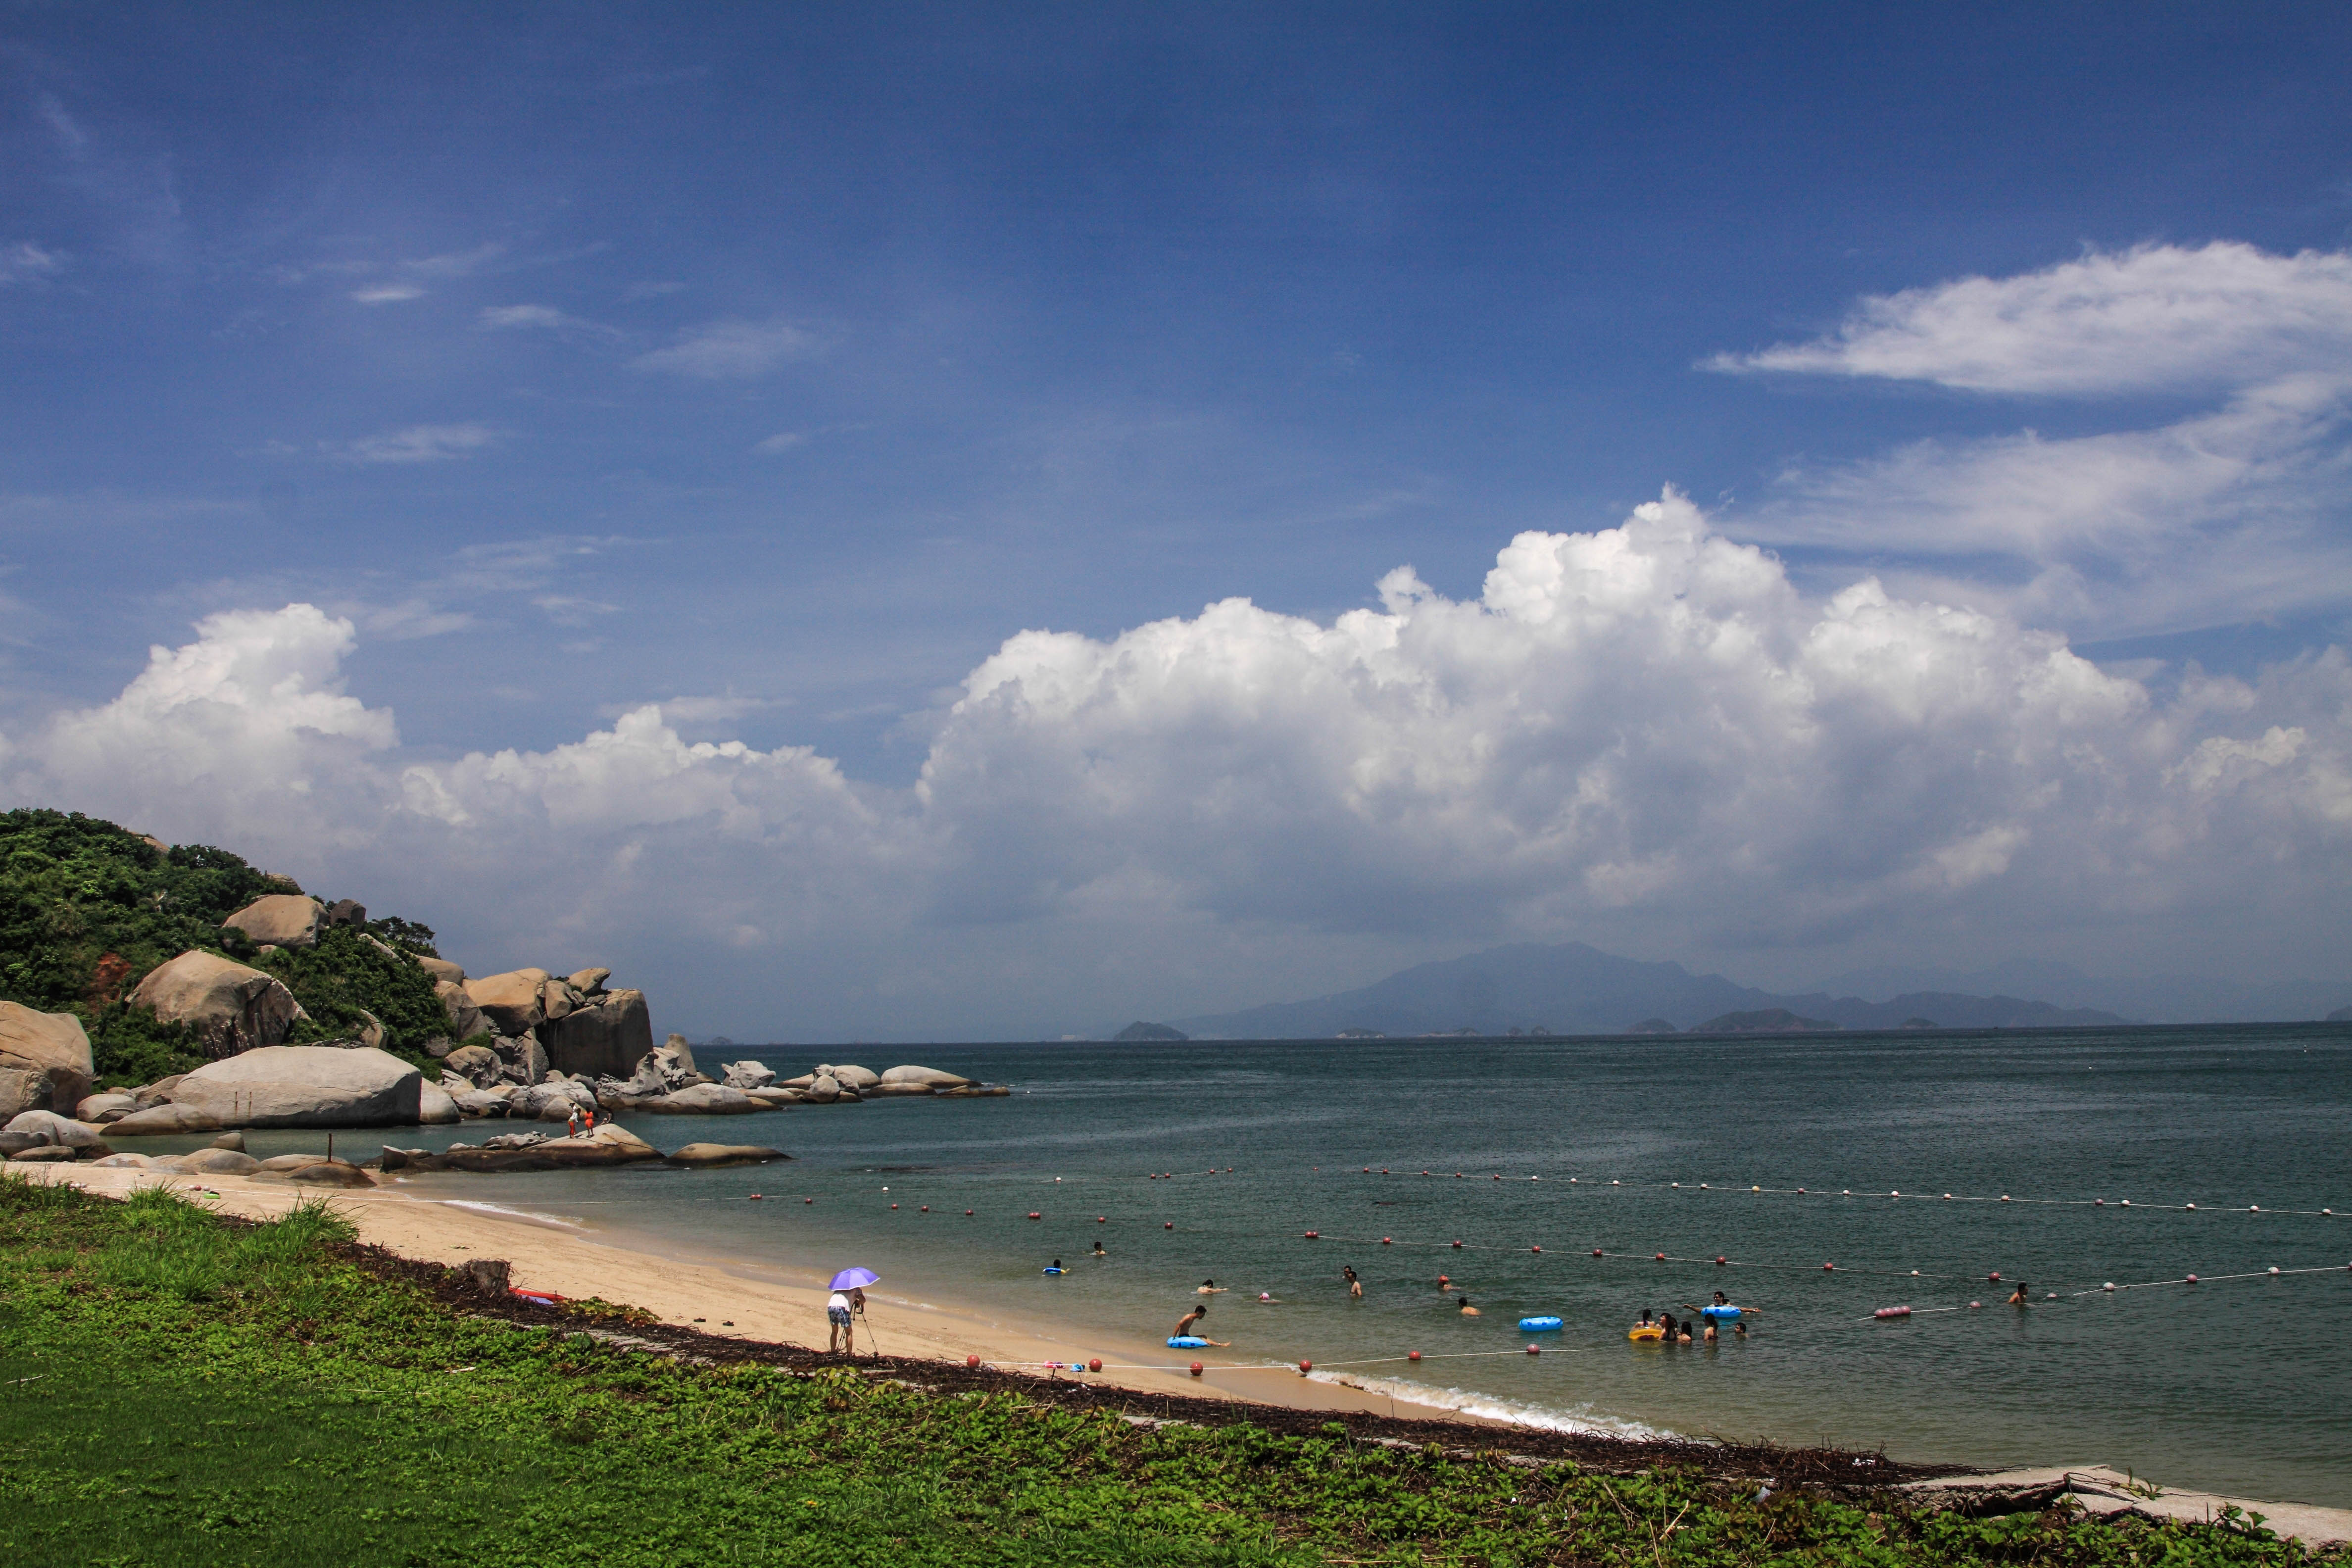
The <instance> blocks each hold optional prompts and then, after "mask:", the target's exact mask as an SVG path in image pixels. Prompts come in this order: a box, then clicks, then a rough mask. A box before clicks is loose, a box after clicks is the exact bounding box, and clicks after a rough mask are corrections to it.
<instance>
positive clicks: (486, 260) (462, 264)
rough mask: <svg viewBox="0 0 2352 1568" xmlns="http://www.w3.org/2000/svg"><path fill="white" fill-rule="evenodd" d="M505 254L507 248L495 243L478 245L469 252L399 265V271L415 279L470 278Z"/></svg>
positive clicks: (455, 252) (432, 257) (421, 258)
mask: <svg viewBox="0 0 2352 1568" xmlns="http://www.w3.org/2000/svg"><path fill="white" fill-rule="evenodd" d="M506 253H507V247H505V246H503V245H499V244H497V243H495V242H493V243H491V244H488V245H478V246H476V247H474V248H473V249H471V250H458V251H451V252H450V253H448V254H447V255H446V256H425V257H419V258H415V260H411V261H404V262H402V263H400V269H401V270H402V271H403V272H405V273H408V274H409V275H410V276H412V277H416V278H470V277H472V276H473V275H474V274H475V273H477V272H479V271H480V270H481V269H482V268H485V267H488V266H489V265H490V264H491V263H492V262H494V261H496V260H498V259H499V258H500V257H502V256H504V255H505V254H506Z"/></svg>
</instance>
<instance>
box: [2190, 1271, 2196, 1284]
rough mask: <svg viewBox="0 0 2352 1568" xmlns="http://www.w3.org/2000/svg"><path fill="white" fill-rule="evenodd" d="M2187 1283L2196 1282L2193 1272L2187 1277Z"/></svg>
mask: <svg viewBox="0 0 2352 1568" xmlns="http://www.w3.org/2000/svg"><path fill="white" fill-rule="evenodd" d="M2189 1283H2190V1284H2191V1285H2194V1284H2196V1283H2197V1276H2195V1275H2194V1274H2191V1275H2190V1276H2189Z"/></svg>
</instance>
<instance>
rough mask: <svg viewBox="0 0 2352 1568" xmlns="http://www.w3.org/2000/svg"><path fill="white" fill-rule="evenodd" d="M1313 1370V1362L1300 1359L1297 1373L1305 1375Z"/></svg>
mask: <svg viewBox="0 0 2352 1568" xmlns="http://www.w3.org/2000/svg"><path fill="white" fill-rule="evenodd" d="M1314 1370H1315V1363H1313V1362H1311V1361H1302V1362H1300V1363H1298V1375H1299V1376H1301V1377H1305V1376H1306V1375H1307V1373H1310V1372H1313V1371H1314Z"/></svg>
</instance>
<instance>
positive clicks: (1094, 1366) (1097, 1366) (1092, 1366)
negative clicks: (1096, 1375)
mask: <svg viewBox="0 0 2352 1568" xmlns="http://www.w3.org/2000/svg"><path fill="white" fill-rule="evenodd" d="M1101 1370H1102V1357H1100V1356H1097V1357H1095V1359H1094V1360H1092V1361H1090V1362H1088V1363H1087V1371H1088V1372H1100V1371H1101Z"/></svg>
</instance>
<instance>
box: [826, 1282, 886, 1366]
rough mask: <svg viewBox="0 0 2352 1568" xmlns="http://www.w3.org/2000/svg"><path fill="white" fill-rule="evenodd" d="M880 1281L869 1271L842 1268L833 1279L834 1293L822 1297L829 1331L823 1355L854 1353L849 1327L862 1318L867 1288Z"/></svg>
mask: <svg viewBox="0 0 2352 1568" xmlns="http://www.w3.org/2000/svg"><path fill="white" fill-rule="evenodd" d="M881 1279H882V1276H880V1275H879V1274H877V1273H875V1272H874V1270H872V1269H871V1268H845V1269H843V1270H842V1271H841V1272H840V1273H838V1274H836V1275H835V1276H834V1277H833V1294H832V1295H831V1296H829V1297H827V1298H825V1303H824V1321H825V1325H826V1328H827V1329H828V1332H827V1334H826V1335H825V1342H824V1349H825V1353H826V1354H828V1355H831V1354H833V1353H834V1352H836V1351H839V1352H845V1353H846V1352H852V1351H853V1349H854V1347H855V1345H856V1337H855V1334H854V1331H853V1330H852V1324H853V1322H854V1321H855V1320H856V1318H859V1317H862V1316H864V1315H865V1312H866V1286H868V1285H874V1284H878V1283H880V1281H881Z"/></svg>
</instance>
